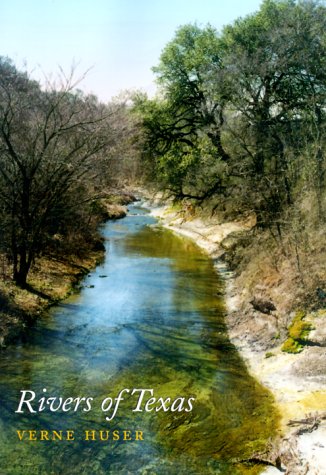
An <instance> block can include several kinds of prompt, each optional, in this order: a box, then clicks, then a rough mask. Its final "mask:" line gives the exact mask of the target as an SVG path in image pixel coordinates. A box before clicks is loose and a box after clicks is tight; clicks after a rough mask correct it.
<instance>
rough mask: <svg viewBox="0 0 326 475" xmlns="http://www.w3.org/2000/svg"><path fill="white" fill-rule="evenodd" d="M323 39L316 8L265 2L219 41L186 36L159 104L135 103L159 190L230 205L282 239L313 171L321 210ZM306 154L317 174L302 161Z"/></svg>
mask: <svg viewBox="0 0 326 475" xmlns="http://www.w3.org/2000/svg"><path fill="white" fill-rule="evenodd" d="M325 31H326V8H325V6H323V5H322V4H321V3H319V2H317V1H313V0H311V1H310V0H303V1H295V0H265V1H264V2H263V3H262V5H261V8H260V10H259V11H258V12H257V13H255V14H253V15H250V16H248V17H246V18H241V19H239V20H237V21H236V22H235V23H234V24H233V25H230V26H227V27H225V28H224V30H223V32H222V34H221V35H219V34H217V32H216V31H215V30H214V29H213V28H212V27H210V26H208V27H205V28H199V27H197V26H194V25H186V26H183V27H181V28H180V29H179V30H178V31H177V32H176V35H175V38H174V39H173V40H172V41H171V42H170V43H169V44H168V45H167V46H166V48H165V49H164V51H163V53H162V55H161V58H160V62H159V65H158V66H157V67H156V68H154V71H155V72H156V74H157V77H158V83H159V85H160V86H161V96H160V97H159V98H156V99H153V100H146V99H144V98H139V100H138V103H137V101H136V110H138V112H139V113H140V114H141V115H142V117H143V128H144V134H145V145H146V147H145V154H144V160H147V162H148V163H150V164H151V165H150V167H151V170H152V175H155V176H156V180H157V181H158V182H159V183H160V184H161V185H163V186H164V187H165V188H166V189H169V190H170V191H171V192H172V193H174V195H175V196H176V197H179V198H182V197H190V198H193V199H195V200H199V201H201V200H203V199H207V198H210V197H212V196H218V195H219V194H220V193H223V194H224V195H228V196H230V197H231V198H232V197H233V198H234V201H236V202H238V203H239V202H240V205H241V207H242V209H251V210H255V211H256V214H257V218H258V222H259V223H260V224H261V225H262V226H265V225H268V226H270V225H271V224H272V225H275V226H276V227H277V229H278V231H279V232H280V229H281V225H282V216H281V215H282V210H283V208H284V207H286V206H291V205H292V203H293V201H294V199H295V196H296V193H297V189H298V187H299V189H301V188H302V179H303V175H304V174H305V176H306V177H307V174H309V173H308V170H310V171H311V172H312V170H314V178H311V179H309V180H310V181H309V182H310V183H311V184H312V183H315V186H316V193H317V196H318V203H319V207H320V209H322V206H323V198H322V193H323V191H322V190H323V189H324V188H325V156H324V145H325V136H324V128H325V113H326V107H325V91H326V83H325V79H326V76H325V74H326V67H325V66H326V64H325V60H326V54H325V53H326V51H325V49H326V36H325ZM308 149H309V150H310V151H311V153H312V155H311V157H312V156H314V157H315V159H314V160H315V161H314V166H313V167H312V166H311V163H310V165H309V166H307V161H306V160H302V159H299V157H303V156H306V155H307V150H308ZM306 183H307V182H306ZM320 214H323V213H322V211H321V212H320Z"/></svg>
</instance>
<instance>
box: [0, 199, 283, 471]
mask: <svg viewBox="0 0 326 475" xmlns="http://www.w3.org/2000/svg"><path fill="white" fill-rule="evenodd" d="M153 225H154V226H153ZM103 235H104V237H105V239H106V247H107V255H106V260H105V262H104V263H103V264H102V265H101V266H99V267H98V268H97V269H96V270H95V271H94V272H93V273H92V274H91V275H90V276H88V277H86V278H85V288H83V290H82V292H81V294H80V295H78V296H72V297H70V298H69V299H67V300H66V301H65V302H63V303H62V304H59V305H58V306H56V307H55V308H53V309H52V310H51V311H50V312H49V314H48V315H47V316H45V317H44V318H42V319H41V320H40V321H39V322H38V323H37V325H36V327H35V328H34V329H33V332H32V333H31V335H30V339H29V341H28V342H25V343H22V344H21V345H20V346H18V347H16V348H11V349H9V350H8V351H7V352H6V353H4V354H3V355H2V359H1V362H0V374H1V380H0V381H1V382H0V389H1V393H0V394H1V395H0V403H1V409H2V412H1V416H0V424H1V426H0V429H1V430H0V456H1V469H2V470H3V473H6V474H8V475H10V474H13V475H14V474H15V475H16V474H24V475H29V474H56V475H57V474H61V473H62V474H67V473H69V474H99V475H101V474H107V473H110V474H128V473H131V474H133V473H135V474H136V473H137V474H158V475H160V474H162V475H163V474H164V475H169V474H171V475H173V474H178V475H179V474H188V475H189V474H221V475H227V474H230V475H231V474H232V475H236V474H248V475H249V474H250V475H253V474H258V473H260V467H258V466H249V465H245V464H241V463H237V460H239V459H245V458H246V457H250V455H251V454H252V453H253V451H256V450H260V449H263V448H264V446H265V445H266V442H267V440H268V438H269V437H270V436H271V435H272V434H273V433H274V432H275V429H276V425H277V416H276V414H275V411H274V409H273V401H272V399H271V396H270V394H269V393H268V392H267V390H266V389H264V388H263V387H262V386H260V385H259V384H258V383H257V382H256V381H255V380H254V379H253V378H251V376H250V375H249V374H248V372H247V370H246V367H245V365H244V363H243V361H242V360H241V358H240V357H239V355H238V353H237V351H236V349H235V348H234V346H233V345H232V344H231V343H230V341H229V340H228V336H227V333H226V327H225V322H224V316H225V309H224V306H223V301H222V300H221V295H223V284H222V282H221V281H220V279H219V277H218V275H217V274H216V272H215V270H214V267H213V263H212V262H211V261H210V260H209V259H208V258H207V257H206V256H205V255H204V254H203V253H202V252H201V251H200V250H199V249H198V248H197V247H196V246H195V245H194V244H193V243H192V242H190V241H188V240H185V239H183V238H179V237H177V236H175V235H173V234H172V233H170V232H169V231H167V230H164V229H162V228H160V227H159V226H157V225H155V220H154V219H153V218H152V217H150V216H148V214H147V213H146V212H143V210H142V209H141V208H136V207H134V208H132V209H131V215H129V216H128V217H127V218H125V219H124V220H122V221H116V222H110V223H108V224H107V225H106V226H104V227H103ZM103 275H105V276H106V278H105V279H104V278H103ZM44 388H46V390H47V391H46V393H45V392H44V391H43V389H44ZM124 388H129V389H133V388H150V389H153V391H154V397H156V398H163V399H164V400H165V399H166V398H170V399H171V401H173V400H175V399H177V398H180V397H184V398H185V400H187V399H188V398H190V397H194V398H195V402H194V403H193V410H192V411H189V412H185V411H181V412H178V411H176V412H171V411H166V412H165V411H164V410H160V411H158V412H156V411H155V409H154V410H153V411H150V412H146V411H144V410H143V407H142V411H141V412H133V409H135V406H136V404H137V397H136V396H130V395H128V394H125V395H124V400H123V401H121V404H120V406H119V409H118V411H117V414H116V416H115V417H114V419H113V420H112V421H111V422H109V421H107V420H106V419H105V416H106V415H107V414H106V413H103V412H102V411H101V410H100V404H101V401H102V400H103V399H104V398H106V397H109V396H110V397H116V396H117V395H118V393H119V391H121V390H122V389H124ZM22 389H26V390H33V391H35V393H36V394H37V397H36V399H39V398H40V397H42V396H44V394H46V395H48V396H54V397H55V396H56V397H59V396H61V397H62V398H68V397H73V398H76V397H93V398H94V401H93V402H92V410H91V411H89V412H85V411H83V410H82V407H81V408H80V409H79V410H77V411H75V412H70V411H68V412H63V411H62V410H59V411H57V412H52V413H51V412H49V410H48V408H46V409H45V410H44V411H42V412H37V413H34V414H29V413H24V414H15V410H16V409H17V405H18V401H19V397H20V394H19V393H20V391H21V390H22ZM148 396H149V395H148ZM146 397H147V396H146ZM30 429H35V430H40V429H43V430H46V429H47V430H68V429H69V430H74V431H75V440H74V441H67V440H63V441H58V440H57V441H35V442H29V441H19V440H18V437H17V432H16V431H17V430H30ZM119 429H120V430H121V431H122V430H127V429H128V430H131V431H135V430H141V431H143V433H144V440H143V441H140V440H138V441H136V440H132V441H123V440H122V438H121V437H120V439H119V440H115V441H114V440H112V439H111V440H109V441H106V442H104V441H99V440H95V441H86V440H84V431H85V430H111V431H112V430H119ZM1 473H2V472H1Z"/></svg>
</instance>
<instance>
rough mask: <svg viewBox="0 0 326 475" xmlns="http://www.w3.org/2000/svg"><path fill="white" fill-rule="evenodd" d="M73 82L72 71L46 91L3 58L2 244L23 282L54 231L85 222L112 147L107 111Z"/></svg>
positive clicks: (0, 76)
mask: <svg viewBox="0 0 326 475" xmlns="http://www.w3.org/2000/svg"><path fill="white" fill-rule="evenodd" d="M73 87H74V84H73V80H72V77H69V78H66V79H64V80H63V81H62V83H61V85H60V87H59V88H55V87H51V86H50V87H48V88H47V89H46V90H45V91H43V90H41V88H40V86H39V84H38V83H37V82H35V81H31V80H30V79H29V78H28V76H27V74H25V73H21V72H18V71H17V70H16V68H15V67H14V66H13V64H12V63H11V62H10V61H9V60H8V59H6V58H0V219H1V222H0V232H1V248H2V250H3V251H4V252H5V253H6V255H7V256H8V258H9V259H10V261H11V262H12V265H13V277H14V280H15V281H16V282H17V284H19V285H21V286H24V285H26V279H27V275H28V272H29V270H30V268H31V265H32V263H33V261H34V259H35V258H36V256H37V255H38V254H40V253H41V252H44V251H45V250H46V249H47V246H48V245H49V244H50V242H51V240H52V239H53V236H55V235H56V233H60V234H61V235H63V236H64V235H65V234H66V233H67V232H68V230H69V229H70V230H71V229H72V230H74V231H75V232H76V230H77V229H78V227H80V226H81V225H82V224H83V223H81V222H80V221H81V220H82V219H83V213H82V212H81V209H82V208H83V207H86V206H87V202H88V201H89V200H90V194H89V193H88V184H87V179H88V180H90V177H91V176H93V177H94V176H95V175H96V174H97V173H99V172H100V167H101V160H102V159H103V158H104V156H105V153H106V152H107V150H108V147H109V146H110V144H111V145H112V141H113V137H112V134H111V133H110V126H109V117H110V111H109V109H108V108H107V107H105V106H103V105H102V104H100V103H98V102H97V100H96V98H94V97H92V96H90V97H88V96H86V97H84V96H83V95H82V94H81V93H75V92H73ZM86 177H87V179H86ZM91 186H93V185H91ZM78 221H79V223H78Z"/></svg>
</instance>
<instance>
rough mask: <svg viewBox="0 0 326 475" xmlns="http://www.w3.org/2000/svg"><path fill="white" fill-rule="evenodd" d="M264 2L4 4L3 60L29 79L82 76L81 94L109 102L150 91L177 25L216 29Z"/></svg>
mask: <svg viewBox="0 0 326 475" xmlns="http://www.w3.org/2000/svg"><path fill="white" fill-rule="evenodd" d="M260 3H261V0H0V55H2V56H8V57H10V58H11V59H12V60H13V61H14V62H15V64H16V65H17V67H19V68H22V66H23V64H24V62H26V64H27V66H26V67H27V70H28V71H30V72H31V74H32V76H33V77H35V78H37V79H41V78H42V77H43V76H44V73H45V74H46V75H47V76H50V75H51V74H52V75H54V76H55V75H56V73H57V72H58V69H59V66H61V67H62V68H63V69H64V70H65V71H69V70H70V68H71V65H72V63H73V62H75V63H78V68H77V73H76V74H77V75H82V73H83V72H84V71H86V70H87V69H88V68H90V67H91V70H90V71H89V73H88V74H87V76H86V78H85V79H84V80H83V82H82V83H81V84H80V89H83V90H85V92H91V93H94V94H96V95H97V96H98V97H99V98H100V99H101V100H104V101H107V100H109V99H110V98H111V97H112V96H115V95H117V94H118V93H119V91H121V90H125V89H129V90H130V89H142V90H144V91H147V92H149V93H153V92H154V90H155V86H154V75H153V74H152V72H151V67H152V66H155V65H156V64H157V63H158V59H159V56H160V53H161V51H162V49H163V48H164V46H165V45H166V43H167V42H168V41H170V40H171V39H172V38H173V35H174V32H175V30H176V28H177V27H178V26H180V25H183V24H186V23H194V22H197V24H198V25H200V26H204V25H206V24H207V23H210V24H211V25H213V26H215V27H216V28H217V29H218V30H220V29H221V28H222V26H223V25H226V24H228V23H230V22H232V21H233V20H235V19H236V18H238V17H239V16H245V15H247V14H249V13H252V12H254V11H256V10H257V9H258V8H259V5H260Z"/></svg>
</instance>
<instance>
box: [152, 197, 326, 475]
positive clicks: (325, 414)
mask: <svg viewBox="0 0 326 475" xmlns="http://www.w3.org/2000/svg"><path fill="white" fill-rule="evenodd" d="M153 214H154V215H155V216H156V217H158V218H160V220H161V222H162V224H163V225H164V226H165V227H167V228H169V229H171V230H172V231H174V232H177V233H178V234H181V235H184V236H187V237H189V238H191V239H192V240H194V241H195V242H196V243H197V244H198V245H199V246H200V247H201V248H203V249H204V250H205V251H206V252H208V253H209V255H210V256H211V257H212V258H213V259H214V260H215V262H216V266H217V268H218V269H219V271H220V272H221V274H222V275H224V277H225V283H226V304H227V325H228V329H229V335H230V339H231V341H232V342H233V343H234V344H235V345H236V346H237V348H238V349H239V351H240V354H241V355H242V357H243V358H244V360H245V361H246V363H247V365H248V368H249V370H250V372H251V373H252V374H253V376H255V377H256V378H257V379H258V380H259V381H261V382H262V383H263V384H264V385H265V386H266V387H268V388H269V389H270V391H271V392H272V393H273V395H274V398H275V402H276V405H277V407H278V409H279V412H280V414H281V423H280V430H279V438H278V439H277V440H276V441H274V442H273V446H272V447H271V448H270V450H269V453H268V454H265V455H264V454H263V455H262V458H264V457H265V459H266V458H267V459H268V460H269V461H270V462H272V463H274V464H275V465H277V464H278V463H277V460H280V461H281V466H280V468H281V467H282V469H283V470H286V472H285V473H288V474H293V475H303V474H309V475H322V474H323V473H325V467H326V450H325V448H326V358H325V356H326V309H325V308H316V310H312V309H311V305H310V306H307V308H306V309H305V308H304V309H303V311H304V312H305V313H304V315H305V321H307V322H310V324H311V327H312V328H313V330H312V331H311V332H310V334H309V340H307V341H305V345H304V348H303V351H300V352H297V353H292V354H291V353H287V352H284V351H282V347H283V344H284V341H286V339H287V337H288V327H289V325H290V324H291V321H292V320H293V319H294V318H295V309H297V306H298V305H299V303H300V305H301V307H300V308H301V310H302V301H303V299H302V297H301V295H300V291H299V290H295V289H292V287H293V286H294V283H295V279H294V277H293V274H292V272H291V268H290V264H289V262H284V269H273V268H272V266H270V265H268V263H267V260H266V262H263V263H262V265H261V267H260V268H258V269H255V270H254V271H253V269H251V268H250V255H249V260H248V263H247V265H246V266H244V267H243V266H242V269H241V272H239V271H237V269H235V271H234V272H229V271H228V264H227V263H225V260H226V261H228V259H227V258H226V259H225V257H226V256H227V255H228V254H230V253H232V252H233V251H234V249H235V248H236V247H237V246H239V243H240V242H241V240H243V238H244V236H245V235H246V234H247V233H250V230H251V229H252V228H253V227H254V225H255V217H254V216H253V215H252V216H247V217H246V218H245V219H241V220H239V221H230V222H227V223H226V222H218V220H217V218H214V217H209V216H206V217H205V218H202V217H201V215H200V214H197V213H194V212H193V210H190V212H189V209H182V208H181V209H180V208H179V209H175V208H174V209H173V208H169V207H167V206H164V207H157V208H155V209H154V210H153ZM255 257H256V258H257V257H259V256H255ZM254 260H255V259H251V261H254ZM251 267H252V266H251ZM292 280H293V282H292ZM271 301H272V302H273V306H274V307H275V311H273V310H272V311H268V309H267V311H266V310H265V311H262V310H264V308H260V309H259V305H257V302H258V303H259V302H260V307H264V303H265V304H266V302H271ZM251 302H254V305H255V303H256V305H255V307H256V308H254V306H253V305H252V303H251ZM319 307H320V306H319ZM265 473H266V474H273V473H275V474H277V473H281V471H280V470H279V469H278V468H276V467H269V468H268V469H267V470H266V471H265Z"/></svg>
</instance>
